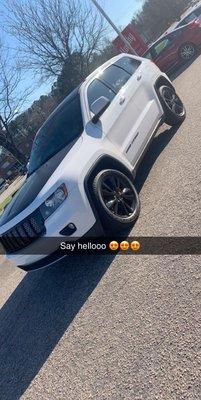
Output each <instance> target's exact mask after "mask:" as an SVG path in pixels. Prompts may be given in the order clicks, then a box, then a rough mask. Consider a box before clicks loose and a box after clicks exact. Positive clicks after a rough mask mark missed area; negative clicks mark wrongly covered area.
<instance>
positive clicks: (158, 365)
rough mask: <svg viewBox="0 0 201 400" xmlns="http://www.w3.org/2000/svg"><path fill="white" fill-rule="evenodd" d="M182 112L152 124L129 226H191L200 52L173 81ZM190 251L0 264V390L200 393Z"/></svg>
mask: <svg viewBox="0 0 201 400" xmlns="http://www.w3.org/2000/svg"><path fill="white" fill-rule="evenodd" d="M175 85H176V87H177V90H178V92H179V93H180V95H181V96H182V98H183V99H184V101H185V103H186V107H187V114H188V117H187V119H186V121H185V123H184V124H183V125H182V126H181V127H180V128H179V129H178V130H175V129H169V128H168V127H167V126H165V125H164V126H163V127H162V128H161V129H160V131H159V132H158V135H157V137H156V138H155V140H154V142H153V144H152V146H151V148H150V150H149V152H148V153H147V155H146V157H145V159H144V162H143V164H142V166H141V167H140V169H139V172H138V176H137V181H136V184H137V186H138V189H139V190H140V191H141V193H140V197H141V203H142V211H141V215H140V218H139V220H138V222H137V224H136V225H135V227H134V229H133V232H132V233H133V235H155V236H157V235H176V236H180V235H183V236H185V235H189V236H193V235H195V236H196V235H200V234H201V207H200V199H201V193H200V186H201V156H200V149H201V57H199V58H197V60H195V62H194V63H193V64H192V65H191V66H189V67H188V68H187V69H186V70H185V71H183V72H182V73H181V74H180V75H179V76H178V77H177V78H176V80H175ZM200 263H201V258H200V256H195V255H193V256H178V255H177V256H147V255H146V256H142V255H141V256H140V255H133V256H125V255H124V256H116V257H114V256H113V255H111V256H110V255H108V256H100V255H99V256H91V257H82V258H80V257H78V256H75V257H73V258H72V257H71V258H69V259H66V260H63V261H62V262H60V263H58V264H57V265H55V266H53V267H51V268H48V269H46V270H43V271H39V272H36V273H31V274H28V275H26V274H25V273H24V272H22V271H20V270H17V269H14V268H12V267H11V266H9V265H8V264H3V265H2V267H1V268H0V282H1V285H0V306H1V311H0V399H1V400H15V399H18V398H20V397H21V398H22V399H24V400H25V399H27V400H32V399H40V400H58V399H59V400H63V399H68V400H85V399H86V400H90V399H93V400H196V399H200V393H201V388H200V387H199V379H200V376H201V374H200V371H199V346H200V333H201V332H200V323H199V317H200V294H199V291H200V285H199V282H200V281H199V278H200V272H199V270H200Z"/></svg>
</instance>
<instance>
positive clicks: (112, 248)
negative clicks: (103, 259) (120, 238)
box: [109, 240, 119, 251]
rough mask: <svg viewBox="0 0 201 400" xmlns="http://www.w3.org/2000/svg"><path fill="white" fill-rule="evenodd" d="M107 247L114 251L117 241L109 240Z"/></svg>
mask: <svg viewBox="0 0 201 400" xmlns="http://www.w3.org/2000/svg"><path fill="white" fill-rule="evenodd" d="M109 248H110V250H112V251H115V250H117V249H118V248H119V243H118V242H116V241H115V240H113V241H112V242H110V244H109Z"/></svg>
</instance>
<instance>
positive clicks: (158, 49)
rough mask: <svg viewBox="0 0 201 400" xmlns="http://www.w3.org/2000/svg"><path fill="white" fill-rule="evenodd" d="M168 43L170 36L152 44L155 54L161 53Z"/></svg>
mask: <svg viewBox="0 0 201 400" xmlns="http://www.w3.org/2000/svg"><path fill="white" fill-rule="evenodd" d="M169 43H170V38H166V39H163V40H161V41H160V42H159V43H157V44H156V45H155V46H154V53H155V56H159V55H160V54H161V53H162V51H164V50H165V49H166V48H167V47H168V46H169Z"/></svg>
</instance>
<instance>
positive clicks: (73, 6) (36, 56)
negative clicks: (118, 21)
mask: <svg viewBox="0 0 201 400" xmlns="http://www.w3.org/2000/svg"><path fill="white" fill-rule="evenodd" d="M7 10H8V11H9V13H8V17H7V26H8V27H9V32H10V33H12V34H13V35H14V36H15V37H16V38H17V39H18V40H19V42H20V44H21V51H22V54H23V55H24V56H25V57H26V61H27V62H26V65H27V66H29V67H31V68H33V69H35V70H36V71H37V72H40V73H42V74H45V76H47V77H49V76H53V75H58V73H59V72H61V70H62V67H63V65H64V64H65V62H66V61H67V60H68V59H69V58H71V57H72V55H74V54H79V55H83V56H84V57H85V58H86V60H87V63H89V62H90V59H91V56H92V54H93V52H94V51H97V50H100V49H101V48H102V40H103V36H104V34H105V29H106V28H105V25H104V22H103V19H102V18H101V17H100V16H99V15H98V14H97V13H96V11H94V9H93V8H92V9H91V7H90V6H89V3H88V4H87V3H86V2H85V0H35V1H34V2H33V1H32V0H8V1H7Z"/></svg>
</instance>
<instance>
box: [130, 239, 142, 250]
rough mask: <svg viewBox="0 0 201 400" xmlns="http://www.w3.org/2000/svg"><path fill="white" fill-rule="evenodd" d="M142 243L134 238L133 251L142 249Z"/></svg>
mask: <svg viewBox="0 0 201 400" xmlns="http://www.w3.org/2000/svg"><path fill="white" fill-rule="evenodd" d="M140 247H141V246H140V243H139V242H137V240H134V241H133V242H132V243H131V249H132V250H133V251H139V250H140Z"/></svg>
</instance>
